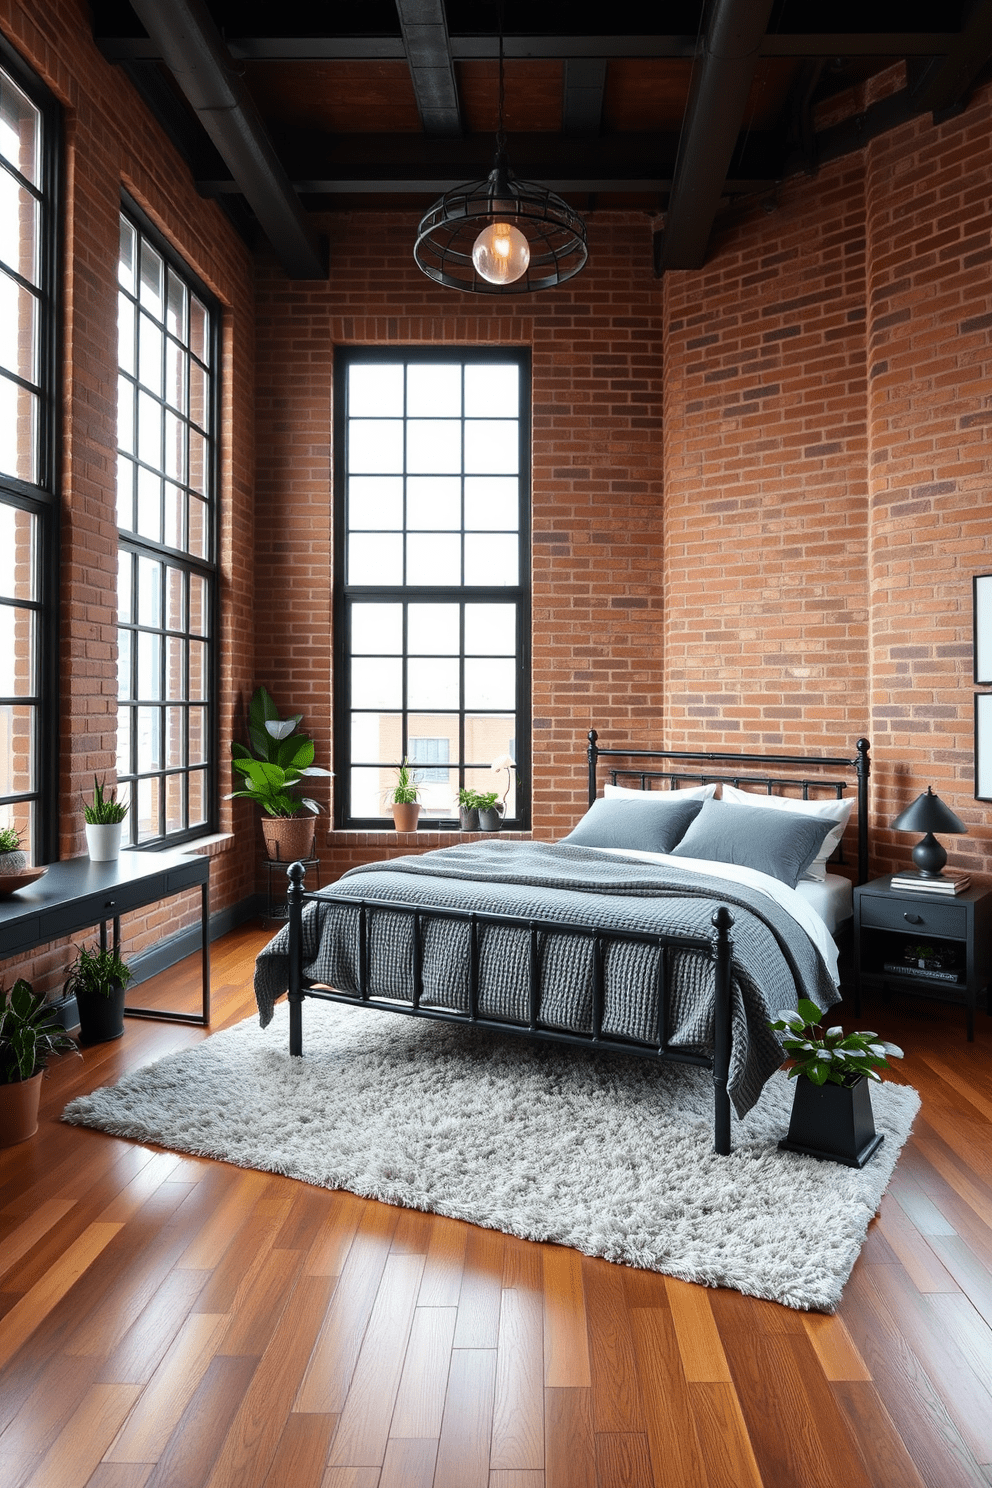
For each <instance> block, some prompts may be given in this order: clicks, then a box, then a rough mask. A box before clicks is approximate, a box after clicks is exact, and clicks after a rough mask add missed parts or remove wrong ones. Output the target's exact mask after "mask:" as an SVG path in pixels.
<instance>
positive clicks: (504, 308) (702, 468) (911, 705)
mask: <svg viewBox="0 0 992 1488" xmlns="http://www.w3.org/2000/svg"><path fill="white" fill-rule="evenodd" d="M897 82H898V78H896V77H895V75H894V74H893V76H892V77H891V78H890V79H888V80H883V89H884V87H888V86H895V85H896V84H897ZM990 106H992V105H990V93H989V91H988V90H986V91H985V92H984V93H983V94H982V95H981V96H979V97H978V98H977V99H976V100H975V101H974V102H973V103H972V105H971V106H970V108H969V110H968V111H967V112H966V113H965V114H964V115H962V116H960V117H959V118H957V119H955V120H951V121H949V122H948V123H946V124H944V125H942V126H940V127H939V128H936V129H935V128H934V127H933V125H932V123H931V122H930V120H929V119H924V120H921V121H919V122H918V123H915V124H913V125H908V126H906V127H904V128H902V129H900V130H897V131H895V132H893V133H892V134H890V135H887V136H885V137H883V138H882V139H879V140H877V141H875V142H874V143H872V144H871V145H870V146H869V147H868V148H867V149H866V150H865V151H864V152H862V153H861V154H858V155H854V156H850V157H846V158H845V159H843V160H841V161H838V162H835V163H833V164H831V165H829V166H826V167H824V168H823V169H822V170H821V172H820V174H819V176H818V178H817V179H816V180H815V181H814V182H808V181H806V180H804V179H801V178H800V179H797V180H796V181H793V182H789V183H787V184H786V185H785V186H784V187H783V188H782V189H781V190H780V192H779V194H778V199H777V201H776V202H775V203H774V204H772V210H771V211H766V210H764V208H763V207H762V206H761V205H759V204H757V203H754V204H751V205H748V206H745V207H744V208H743V209H740V210H738V211H737V212H735V213H731V214H728V215H727V216H725V217H724V218H722V219H721V221H720V223H719V225H718V229H717V231H716V234H715V236H714V241H713V245H712V249H711V253H710V256H709V260H708V263H707V265H706V267H705V268H704V269H702V270H700V271H698V272H694V273H669V274H668V275H667V276H666V278H665V280H664V281H663V282H659V281H657V280H655V279H654V278H653V277H652V274H651V268H650V227H651V224H650V222H649V221H648V219H647V218H646V217H644V216H643V215H638V214H633V213H631V214H608V213H593V214H592V215H591V216H590V219H589V227H590V262H589V266H588V267H587V269H586V270H585V272H584V273H583V274H582V275H581V276H580V277H579V278H578V279H576V280H575V281H573V283H572V284H570V285H568V286H565V287H563V288H562V289H561V290H557V291H552V292H549V293H546V294H542V295H539V296H537V297H536V298H535V299H534V300H533V301H529V300H526V299H523V298H522V299H521V300H520V301H519V302H518V301H516V300H510V301H504V302H499V303H496V304H493V303H491V302H489V301H479V300H476V299H474V298H473V297H471V296H469V295H464V294H459V293H456V292H451V291H447V290H439V289H436V288H435V287H433V286H432V285H431V284H430V283H429V281H427V280H426V279H424V278H423V277H422V276H421V275H420V274H419V272H418V271H417V269H416V267H415V266H414V264H413V262H412V242H413V234H414V227H415V219H414V217H413V216H399V215H390V216H382V215H376V214H372V213H368V214H358V213H355V214H349V215H345V216H337V217H334V218H333V219H329V220H328V223H327V227H328V231H329V233H330V237H331V249H332V269H331V278H330V282H329V283H328V284H327V285H318V286H306V287H303V286H287V285H286V283H285V281H284V280H283V279H282V277H281V276H280V275H279V273H278V272H277V271H276V270H274V269H272V268H271V267H268V268H263V270H262V273H261V276H260V281H259V295H258V308H257V315H258V332H259V342H258V358H257V360H258V366H259V369H260V371H259V401H258V426H259V433H260V436H261V438H260V441H259V447H260V452H261V454H260V462H259V471H258V490H259V496H260V504H259V512H258V524H257V532H258V544H257V574H258V579H259V581H260V592H262V593H266V592H274V593H276V594H278V595H280V596H286V604H285V607H284V608H283V609H282V610H281V611H280V607H279V605H278V604H276V605H273V606H270V607H267V608H266V609H265V610H264V611H262V610H261V609H260V611H259V618H260V625H259V627H258V631H257V655H258V659H259V678H260V680H264V681H266V682H267V683H268V685H269V686H270V687H271V688H272V689H273V690H274V691H275V692H276V694H277V696H279V697H280V699H281V701H283V702H284V704H285V706H287V707H288V706H289V705H290V704H292V705H293V706H294V707H300V708H303V709H304V711H305V712H306V714H307V722H308V725H309V726H310V727H311V729H312V730H313V732H315V734H317V736H318V739H319V747H320V751H321V757H322V758H323V759H325V760H326V759H327V758H329V757H330V756H331V754H332V740H331V733H330V718H331V677H330V652H329V646H328V638H329V635H330V575H331V567H330V557H331V555H330V465H331V452H330V448H329V443H328V434H329V430H330V416H331V402H332V386H331V382H332V366H333V361H332V354H333V348H334V346H335V345H337V344H382V343H391V344H395V345H397V346H403V345H418V344H424V343H459V342H465V343H469V344H476V343H484V344H485V343H497V344H512V345H519V344H524V345H527V346H530V347H531V349H532V355H533V373H534V380H533V405H534V466H533V520H534V569H533V578H534V629H533V648H534V718H535V727H534V764H533V772H534V778H533V798H534V831H535V835H537V836H541V837H548V836H552V835H554V834H555V833H557V832H559V831H560V830H561V829H562V827H564V826H568V825H570V824H571V823H572V821H574V819H575V817H576V816H577V815H578V814H579V812H580V811H581V809H582V805H583V803H584V799H585V786H584V772H583V766H582V749H583V745H584V737H585V732H586V729H587V728H588V726H589V724H590V723H594V724H595V725H596V726H597V727H598V728H599V729H600V732H601V734H602V736H603V741H604V742H605V743H610V744H613V743H620V742H631V743H632V744H636V745H645V744H647V743H650V742H657V741H664V742H665V743H666V744H667V745H669V746H670V747H675V748H679V747H695V746H702V745H704V744H705V745H706V746H707V747H715V748H721V747H722V748H739V747H744V746H745V745H747V744H753V745H756V746H761V747H765V748H768V749H771V750H779V751H784V752H791V751H793V750H797V749H804V750H806V749H811V750H819V751H822V752H826V753H848V752H850V753H851V754H853V745H854V741H855V740H856V739H857V738H858V737H859V736H860V735H862V734H867V735H868V736H869V737H870V738H871V739H872V740H873V743H874V762H875V767H874V780H875V785H876V795H875V802H876V811H875V815H876V823H877V825H878V826H879V827H880V828H881V827H884V822H885V821H886V820H888V819H889V818H890V817H891V816H892V815H893V814H894V813H895V812H896V811H897V810H898V809H899V808H900V807H901V806H903V805H905V804H906V803H907V802H908V801H910V800H911V799H913V797H914V796H915V795H916V794H917V793H918V792H919V791H920V790H922V789H924V788H925V787H926V785H928V784H930V783H931V782H932V783H933V784H934V785H935V787H936V788H937V789H938V790H939V791H940V792H941V794H942V795H943V796H944V797H945V799H946V800H947V801H948V803H949V804H950V805H951V806H952V807H953V808H954V809H955V810H956V811H958V813H959V814H960V815H961V816H962V817H963V818H964V819H965V820H966V821H967V822H968V824H969V826H970V827H971V828H972V831H971V834H970V835H969V837H967V838H959V839H957V840H949V841H948V844H947V845H948V847H949V849H951V850H952V861H954V862H958V863H960V864H964V863H968V864H969V865H970V866H971V867H972V868H973V869H974V870H976V871H983V870H984V871H985V872H992V850H990V844H989V832H988V829H987V827H986V826H985V818H986V812H985V808H984V807H983V806H981V805H980V804H976V803H975V801H974V800H973V797H972V739H971V714H972V702H971V698H972V687H971V655H970V634H971V632H970V626H971V611H970V594H971V589H970V582H971V575H972V573H973V572H975V571H980V570H982V569H986V568H992V552H990V528H989V522H988V519H987V494H986V493H987V481H988V444H987V440H988V430H989V427H990V424H992V408H990V394H989V392H988V389H989V387H992V380H990V377H989V373H990V367H989V355H990V353H989V343H990V319H989V316H990V310H992V306H990V304H989V298H990V288H989V284H990V276H989V272H988V263H989V228H988V218H987V203H988V195H989V179H990V175H992V146H990V129H989V123H990V120H989V111H990ZM983 213H984V217H983ZM882 364H884V365H882ZM662 415H663V416H664V437H663V436H662ZM934 617H936V618H934ZM450 840H451V839H450V837H443V836H442V837H438V836H436V835H428V834H421V835H420V837H419V838H418V839H417V841H418V845H420V846H423V847H427V846H434V845H436V843H437V842H439V841H440V842H443V841H450ZM910 845H911V840H910V839H906V838H896V837H895V836H894V835H892V834H887V833H885V832H884V830H883V831H881V835H880V837H879V840H878V844H877V849H876V854H875V858H874V861H873V869H875V870H877V871H884V869H886V868H888V867H890V866H893V865H895V864H896V863H902V862H904V861H905V859H906V856H907V853H908V850H909V847H910ZM405 847H406V844H405V843H403V844H401V843H400V842H399V841H398V840H397V839H396V838H395V837H394V836H393V834H391V833H382V834H374V833H373V834H368V833H366V834H351V835H344V834H336V833H330V834H328V836H327V838H326V842H325V846H324V850H323V857H324V859H325V862H324V873H325V881H326V877H327V875H328V873H334V872H337V871H340V869H341V868H343V867H345V866H349V865H351V864H353V863H355V862H360V861H365V860H367V859H369V858H370V857H375V856H378V855H381V854H383V853H386V852H390V853H391V852H396V851H402V850H405Z"/></svg>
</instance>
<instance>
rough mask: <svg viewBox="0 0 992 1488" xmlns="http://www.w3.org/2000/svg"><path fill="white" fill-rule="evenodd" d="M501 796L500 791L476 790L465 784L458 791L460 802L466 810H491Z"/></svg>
mask: <svg viewBox="0 0 992 1488" xmlns="http://www.w3.org/2000/svg"><path fill="white" fill-rule="evenodd" d="M498 798H499V791H476V790H469V789H468V787H467V786H463V787H462V789H461V790H460V791H459V792H458V804H459V806H463V807H464V808H465V810H466V811H491V810H492V808H493V807H494V806H495V805H496V802H497V800H498Z"/></svg>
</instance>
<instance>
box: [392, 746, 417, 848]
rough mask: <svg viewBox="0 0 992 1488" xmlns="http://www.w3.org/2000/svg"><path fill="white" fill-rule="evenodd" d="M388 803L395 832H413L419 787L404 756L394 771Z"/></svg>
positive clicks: (415, 826)
mask: <svg viewBox="0 0 992 1488" xmlns="http://www.w3.org/2000/svg"><path fill="white" fill-rule="evenodd" d="M389 803H390V806H391V808H392V813H393V826H394V827H395V828H396V830H397V832H415V831H416V830H417V820H418V818H419V816H420V787H419V786H418V784H417V781H416V779H415V777H414V776H413V775H411V774H410V766H409V764H408V762H407V760H406V757H405V756H404V759H403V763H402V764H401V765H400V767H399V769H398V770H397V772H396V784H395V785H394V786H393V789H392V791H391V793H390V797H389Z"/></svg>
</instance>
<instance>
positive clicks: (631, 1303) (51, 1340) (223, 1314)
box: [0, 928, 992, 1488]
mask: <svg viewBox="0 0 992 1488" xmlns="http://www.w3.org/2000/svg"><path fill="white" fill-rule="evenodd" d="M264 939H265V937H264V935H262V934H261V933H260V932H259V931H257V930H255V929H254V928H252V929H247V930H242V931H238V932H236V933H235V934H233V935H230V936H228V937H226V938H225V939H224V940H222V941H219V942H217V944H216V945H215V947H214V951H213V978H214V1008H215V1017H214V1023H213V1026H214V1028H215V1029H216V1028H220V1027H223V1026H224V1025H226V1024H229V1023H231V1022H236V1021H238V1020H239V1019H241V1018H242V1017H245V1016H247V1015H248V1014H249V1013H250V1012H251V1011H252V1010H253V1004H252V1001H251V994H250V990H249V989H250V977H251V969H252V963H253V960H254V955H255V952H256V950H257V949H258V947H259V946H260V945H261V944H262V943H263V941H264ZM197 976H198V966H197V963H196V960H195V959H194V960H192V961H190V962H187V963H184V964H183V965H182V966H181V967H179V968H176V969H175V970H174V971H172V972H169V973H166V974H165V975H163V976H162V977H159V978H158V979H157V980H156V982H155V983H154V984H153V983H146V984H145V985H144V986H143V987H142V989H141V990H142V1001H148V999H149V998H151V997H154V996H158V997H160V998H161V999H164V1001H165V1003H166V1004H174V1005H180V1004H183V1003H185V1004H186V1005H189V1006H193V1005H194V1004H195V1001H196V996H197ZM847 1021H848V1022H849V1024H850V1023H852V1018H851V1017H848V1019H847ZM867 1021H868V1023H869V1026H874V1027H876V1028H878V1029H879V1030H880V1031H881V1032H882V1033H883V1034H884V1035H885V1036H888V1037H892V1038H894V1039H896V1040H897V1041H898V1042H899V1043H901V1044H903V1046H904V1047H905V1048H906V1049H907V1054H908V1057H907V1059H906V1061H905V1065H904V1068H903V1070H902V1073H904V1074H905V1076H906V1077H907V1078H908V1079H910V1080H911V1081H912V1083H914V1084H915V1085H916V1086H917V1088H918V1089H919V1090H920V1092H921V1094H922V1095H923V1111H922V1113H921V1115H920V1117H919V1118H918V1119H917V1123H916V1129H915V1133H914V1135H913V1137H912V1138H911V1140H910V1142H909V1144H908V1146H907V1148H906V1150H905V1151H904V1153H903V1156H902V1158H901V1160H900V1162H899V1165H898V1167H897V1169H896V1172H895V1175H894V1177H893V1180H892V1183H891V1185H890V1187H889V1191H888V1193H887V1194H886V1196H885V1199H884V1201H883V1204H882V1210H881V1214H880V1216H879V1217H878V1218H877V1219H876V1220H875V1221H874V1222H873V1223H872V1226H871V1230H870V1234H869V1239H868V1242H867V1244H866V1246H865V1249H864V1251H863V1253H862V1256H861V1258H860V1260H859V1261H858V1263H857V1265H856V1266H855V1269H854V1274H853V1276H852V1278H851V1280H850V1282H849V1283H848V1286H847V1288H846V1291H845V1294H844V1298H843V1302H842V1305H841V1308H840V1311H839V1313H838V1314H837V1316H836V1317H832V1318H828V1317H823V1316H820V1315H816V1314H802V1313H798V1312H793V1311H790V1310H789V1309H787V1308H783V1307H779V1306H777V1305H775V1304H773V1303H767V1302H756V1301H753V1300H750V1299H748V1298H745V1297H742V1296H740V1295H739V1294H738V1293H736V1292H730V1291H710V1290H706V1289H705V1288H700V1287H694V1286H689V1285H687V1284H685V1283H683V1282H678V1281H673V1280H669V1279H667V1278H665V1277H663V1276H658V1275H654V1274H652V1273H646V1272H639V1271H632V1270H628V1269H626V1268H624V1267H619V1266H613V1265H610V1264H608V1263H607V1262H605V1261H599V1260H590V1259H588V1258H586V1257H583V1256H580V1255H578V1254H577V1253H576V1252H574V1251H570V1250H565V1249H561V1248H559V1247H556V1246H550V1245H536V1244H532V1243H529V1242H527V1241H522V1240H516V1239H513V1238H511V1237H508V1236H504V1235H501V1234H497V1233H494V1232H490V1231H486V1230H477V1229H474V1228H472V1227H471V1226H469V1225H465V1224H461V1223H459V1222H457V1221H454V1220H449V1219H443V1218H439V1217H437V1216H431V1215H424V1214H419V1213H414V1212H413V1211H410V1210H402V1209H392V1208H389V1207H388V1206H386V1205H383V1204H378V1203H374V1202H369V1201H364V1200H359V1199H356V1198H354V1197H353V1196H352V1195H350V1194H344V1193H330V1192H326V1191H324V1190H321V1189H313V1188H309V1187H307V1186H306V1185H304V1184H301V1183H297V1182H295V1181H293V1180H292V1179H285V1178H278V1177H272V1176H269V1175H266V1174H262V1173H255V1172H248V1171H243V1170H241V1169H239V1168H232V1167H227V1166H225V1165H223V1164H220V1163H215V1162H211V1161H207V1160H194V1159H191V1158H186V1157H180V1156H177V1155H175V1154H172V1153H168V1152H161V1151H157V1150H154V1149H149V1148H145V1147H138V1146H135V1145H134V1144H132V1143H130V1142H125V1141H119V1140H117V1139H115V1138H112V1137H108V1136H106V1135H103V1134H102V1133H98V1132H92V1131H86V1130H82V1129H79V1128H75V1127H66V1126H62V1125H61V1124H60V1123H59V1122H58V1115H59V1113H60V1111H61V1110H62V1107H63V1106H64V1104H65V1102H66V1101H67V1100H68V1099H69V1098H71V1097H72V1096H74V1095H76V1094H79V1093H80V1092H83V1091H85V1090H88V1089H91V1088H93V1087H95V1086H96V1085H100V1084H106V1083H108V1082H112V1081H113V1080H115V1079H116V1078H117V1077H118V1076H119V1075H120V1074H121V1073H123V1072H124V1071H125V1070H127V1069H130V1068H132V1067H134V1066H136V1065H139V1064H143V1063H146V1062H148V1060H149V1059H151V1058H154V1057H156V1056H158V1055H160V1054H163V1053H166V1052H168V1051H169V1050H172V1049H177V1048H183V1047H188V1046H189V1045H191V1044H193V1043H195V1042H197V1041H198V1040H199V1039H200V1038H202V1037H203V1036H204V1035H203V1032H202V1031H200V1030H196V1029H190V1028H183V1027H178V1026H175V1025H167V1024H161V1023H154V1024H153V1023H148V1022H137V1021H131V1022H129V1023H128V1026H127V1030H126V1033H125V1037H124V1039H123V1040H122V1041H121V1042H119V1043H116V1044H110V1045H104V1046H102V1047H100V1048H94V1049H89V1050H87V1051H86V1052H85V1053H84V1055H83V1058H82V1059H73V1058H72V1057H71V1056H69V1057H67V1058H65V1059H63V1060H61V1061H60V1062H59V1063H58V1065H57V1067H55V1068H53V1070H52V1072H51V1074H50V1076H49V1078H48V1079H47V1081H46V1082H45V1095H44V1106H43V1116H42V1124H41V1128H40V1130H39V1132H38V1135H37V1136H36V1137H34V1138H33V1139H32V1140H31V1141H30V1142H27V1143H24V1144H22V1145H21V1146H19V1147H16V1148H13V1149H9V1150H7V1151H5V1152H2V1153H0V1485H2V1488H15V1485H20V1484H30V1485H32V1488H74V1485H78V1488H82V1485H83V1484H88V1485H90V1488H144V1485H149V1488H159V1485H164V1484H169V1485H175V1488H200V1485H210V1488H254V1485H258V1488H262V1485H265V1488H277V1485H278V1488H400V1485H402V1488H427V1485H431V1484H433V1485H435V1488H594V1485H599V1488H621V1485H623V1488H649V1485H658V1488H661V1485H665V1488H682V1485H692V1488H706V1485H709V1488H718V1485H719V1488H725V1485H747V1488H752V1485H756V1484H764V1485H767V1488H794V1485H795V1488H819V1485H830V1488H834V1485H844V1488H862V1485H864V1488H867V1485H871V1488H911V1485H916V1488H919V1485H921V1484H928V1485H930V1488H956V1485H959V1484H973V1485H974V1484H978V1485H982V1488H989V1484H990V1483H992V1466H990V1464H992V1141H990V1135H992V1020H990V1019H988V1018H987V1017H986V1016H985V1014H984V1013H982V1014H981V1015H980V1017H979V1025H978V1035H977V1039H976V1042H975V1043H974V1044H973V1045H968V1044H966V1042H965V1039H964V1031H963V1028H964V1023H963V1015H962V1014H961V1012H960V1011H958V1010H943V1009H941V1008H939V1007H938V1006H936V1005H933V1004H928V1003H922V1002H921V1003H911V1002H910V1003H908V1005H907V1004H903V1005H902V1006H900V1007H899V1008H898V1009H897V1008H896V1007H895V1006H887V1007H876V1008H873V1009H871V1010H870V1012H869V1015H868V1019H867ZM865 1022H866V1020H865V1019H862V1020H861V1023H860V1026H865Z"/></svg>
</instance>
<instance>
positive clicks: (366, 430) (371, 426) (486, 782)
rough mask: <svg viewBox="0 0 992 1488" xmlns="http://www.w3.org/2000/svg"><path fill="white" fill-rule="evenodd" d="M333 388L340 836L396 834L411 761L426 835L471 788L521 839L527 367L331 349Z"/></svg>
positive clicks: (468, 354)
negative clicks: (499, 767) (503, 763)
mask: <svg viewBox="0 0 992 1488" xmlns="http://www.w3.org/2000/svg"><path fill="white" fill-rule="evenodd" d="M335 388H336V427H335V461H336V485H335V489H336V524H335V554H336V556H335V562H336V573H335V757H336V760H337V770H336V774H337V781H336V785H337V790H336V798H337V820H338V825H339V826H343V827H344V826H352V827H362V826H378V825H380V824H385V823H387V822H390V820H391V818H390V813H389V804H388V802H389V792H390V789H391V786H392V785H393V783H394V782H395V776H396V768H397V766H398V765H399V764H400V763H401V762H402V761H403V759H407V760H409V762H410V764H411V766H412V768H413V773H414V777H415V779H416V780H417V783H418V785H419V788H420V799H421V803H422V814H421V823H426V822H435V823H438V824H449V825H453V824H454V823H455V821H456V819H457V815H458V793H459V790H461V789H463V788H466V789H470V790H475V791H492V790H496V791H497V792H498V794H499V796H500V797H502V796H503V795H504V792H505V793H506V822H507V824H508V825H512V826H518V827H524V826H527V825H529V791H528V790H527V780H528V774H529V771H528V766H529V732H530V675H529V633H530V606H529V594H530V590H529V541H528V537H529V523H528V514H529V449H530V424H529V412H530V385H529V364H528V361H527V357H526V354H525V353H523V352H517V351H505V350H501V349H500V350H490V351H481V350H480V351H467V350H465V349H462V348H460V349H458V350H451V351H430V352H423V353H415V352H397V351H385V350H378V349H376V350H374V351H373V350H371V349H361V350H356V349H347V350H341V351H339V353H338V356H337V367H336V376H335ZM507 756H509V757H510V758H511V759H512V760H513V761H514V763H515V766H516V768H515V770H509V771H507V770H504V771H502V772H501V773H499V774H493V772H492V769H491V766H492V764H493V762H494V761H496V760H498V759H501V758H504V759H505V758H506V757H507Z"/></svg>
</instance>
